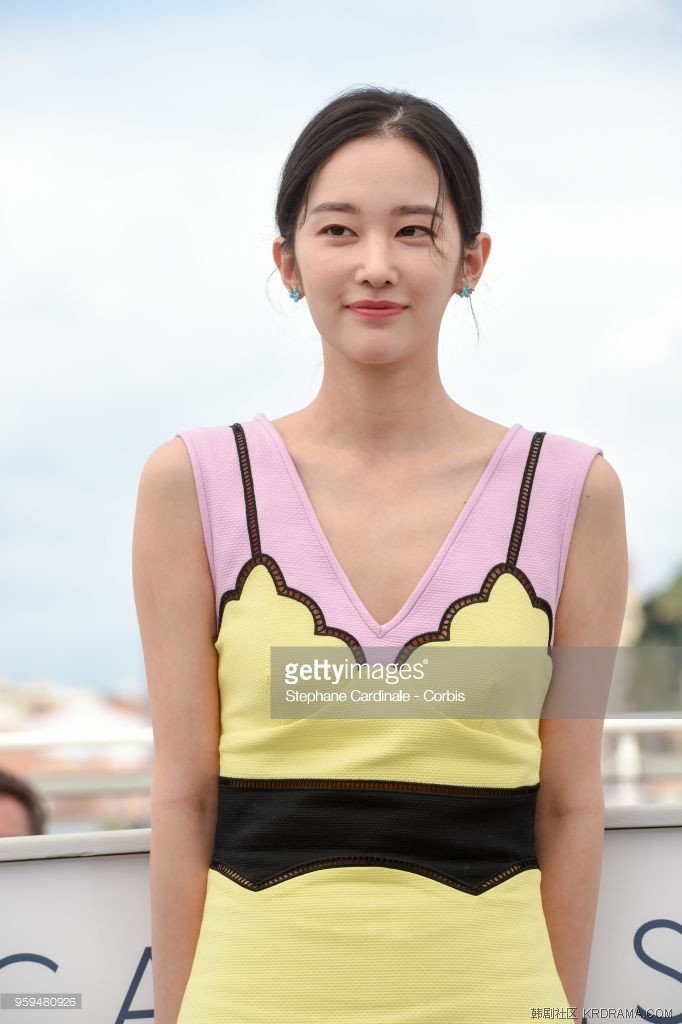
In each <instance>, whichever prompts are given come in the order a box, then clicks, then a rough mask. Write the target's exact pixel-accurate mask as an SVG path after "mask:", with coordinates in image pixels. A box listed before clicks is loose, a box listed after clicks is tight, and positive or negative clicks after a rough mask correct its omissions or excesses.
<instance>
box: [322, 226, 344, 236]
mask: <svg viewBox="0 0 682 1024" xmlns="http://www.w3.org/2000/svg"><path fill="white" fill-rule="evenodd" d="M344 231H347V232H348V233H349V234H350V228H344V226H343V224H329V225H328V226H327V227H326V228H323V229H322V234H323V235H331V236H332V238H344V237H345V235H344Z"/></svg>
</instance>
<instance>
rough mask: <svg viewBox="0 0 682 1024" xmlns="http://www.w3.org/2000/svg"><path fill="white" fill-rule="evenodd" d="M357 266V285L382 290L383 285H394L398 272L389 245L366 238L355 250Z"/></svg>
mask: <svg viewBox="0 0 682 1024" xmlns="http://www.w3.org/2000/svg"><path fill="white" fill-rule="evenodd" d="M356 252H357V255H358V264H357V268H356V271H355V281H356V283H357V284H371V285H372V287H373V288H382V287H383V286H384V285H385V284H396V282H397V280H398V270H397V267H396V265H395V260H394V256H393V252H392V249H391V246H390V244H389V243H388V242H387V241H386V240H384V239H380V238H376V237H374V238H366V239H365V240H364V242H363V243H362V244H361V245H360V246H358V247H357V249H356Z"/></svg>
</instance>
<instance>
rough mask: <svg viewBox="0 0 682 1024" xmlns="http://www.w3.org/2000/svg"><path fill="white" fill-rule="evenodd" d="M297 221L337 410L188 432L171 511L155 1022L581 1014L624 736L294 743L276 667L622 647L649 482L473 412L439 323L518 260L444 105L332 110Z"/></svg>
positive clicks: (157, 577)
mask: <svg viewBox="0 0 682 1024" xmlns="http://www.w3.org/2000/svg"><path fill="white" fill-rule="evenodd" d="M276 216H277V224H278V230H279V236H278V238H277V239H276V241H275V242H274V246H273V252H274V258H275V263H276V265H277V267H278V268H279V273H280V275H281V278H282V281H283V283H284V286H285V287H286V289H287V290H288V292H289V295H290V296H291V298H292V299H293V300H294V301H296V302H298V301H307V303H308V307H309V309H310V313H311V315H312V317H313V320H314V322H315V324H316V326H317V328H318V330H319V333H320V336H321V342H322V351H323V356H324V374H323V380H322V384H321V387H320V390H319V393H318V394H317V396H316V397H315V399H314V400H313V401H312V402H311V404H310V405H308V406H307V407H306V408H304V409H301V410H299V411H297V412H294V413H292V414H291V415H288V416H284V417H283V418H281V419H278V420H275V421H273V422H271V421H269V420H268V419H267V418H266V417H265V416H263V415H258V416H256V417H255V418H254V419H252V420H249V421H248V422H245V423H244V424H239V425H233V426H232V427H229V426H224V427H215V428H200V429H197V430H191V431H187V432H185V433H183V434H181V435H179V436H178V437H177V438H175V439H174V440H172V441H169V442H168V443H166V444H164V445H162V446H161V447H160V448H159V449H158V450H156V451H155V452H154V453H153V454H152V455H151V457H150V458H149V460H148V462H147V464H146V465H145V467H144V470H143V473H142V479H141V483H140V491H139V500H138V510H137V518H136V525H135V538H134V581H135V593H136V601H137V607H138V615H139V621H140V628H141V633H142V640H143V646H144V654H145V662H146V669H147V677H148V686H149V693H150V702H151V713H152V721H153V726H154V737H155V766H154V777H153V788H152V848H151V890H152V891H151V899H152V943H153V967H154V987H155V1020H156V1022H157V1024H175V1022H176V1020H177V1021H179V1022H180V1024H211V1022H215V1024H226V1022H228V1021H229V1022H230V1024H265V1022H266V1021H268V1022H270V1021H277V1024H370V1022H371V1024H446V1022H447V1024H492V1022H493V1021H504V1022H505V1024H517V1022H518V1024H521V1022H526V1021H528V1020H530V1019H531V1018H532V1014H533V1012H535V1013H537V1009H538V1008H544V1007H552V1008H555V1009H556V1008H558V1007H562V1008H564V1011H565V1008H566V1006H572V1007H580V1006H581V1005H582V1001H583V998H584V990H585V980H586V973H587V965H588V958H589V951H590V942H591V935H592V929H593V922H594V915H595V905H596V897H597V890H598V882H599V872H600V856H601V844H602V835H603V800H602V791H601V781H600V738H601V721H600V720H599V719H598V718H592V719H590V718H583V719H577V718H576V719H573V720H571V719H568V718H566V717H563V718H555V719H549V718H547V719H544V718H543V719H542V720H540V721H538V717H537V715H536V716H535V717H533V715H532V714H527V713H525V712H524V713H519V714H518V715H517V716H516V717H508V718H504V717H500V716H497V717H493V716H492V715H491V717H489V718H477V719H472V718H467V717H465V716H464V715H462V717H454V716H455V715H457V714H459V712H457V711H455V712H452V713H451V714H452V717H448V714H449V713H448V712H444V713H442V714H441V715H440V716H438V717H433V716H432V717H419V715H418V714H417V713H415V716H414V717H405V716H404V715H403V717H398V716H397V715H395V714H394V715H393V716H391V711H390V710H387V711H386V714H385V715H383V716H380V717H376V716H375V717H373V718H371V717H368V718H361V717H356V718H350V717H347V718H343V717H338V718H332V717H323V716H322V715H320V714H314V715H305V714H303V713H302V714H301V717H299V718H292V717H285V716H282V717H281V718H277V717H276V716H274V715H272V714H271V711H270V696H271V692H270V683H271V678H270V669H271V660H270V659H271V652H272V650H273V649H275V648H277V647H289V646H292V645H295V646H296V647H297V648H298V650H299V652H300V651H301V650H306V651H309V652H315V651H318V650H319V651H320V652H328V651H329V650H332V651H333V652H334V653H335V655H338V656H339V657H341V658H345V659H346V660H351V661H353V662H355V663H363V662H367V661H369V660H371V659H370V652H371V651H372V650H373V649H374V650H376V649H379V648H380V649H381V651H382V652H383V653H384V654H385V658H384V662H386V661H388V660H390V661H392V662H394V663H395V664H397V665H403V666H405V665H407V666H410V665H414V664H415V663H416V662H417V661H419V662H420V663H422V664H423V663H426V661H427V660H428V656H429V655H431V656H433V655H434V654H436V653H443V652H446V653H447V652H448V651H451V652H452V651H455V650H456V649H457V648H459V649H462V648H463V647H477V648H480V647H484V648H485V647H490V648H497V649H501V650H504V649H511V648H512V647H514V648H518V647H528V648H543V647H544V649H545V652H546V651H547V650H548V649H550V648H551V647H554V648H559V647H579V648H585V647H608V646H615V645H617V643H618V640H619V635H620V629H621V625H622V619H623V614H624V605H625V593H626V579H627V554H626V544H625V528H624V517H623V502H622V493H621V488H620V484H619V481H618V477H617V476H616V473H615V472H614V470H613V469H612V468H611V466H610V465H609V463H608V462H607V461H606V460H605V459H604V458H603V455H602V453H601V451H600V449H598V448H595V447H591V446H588V445H586V444H583V443H582V442H579V441H575V440H572V439H569V438H566V437H563V436H559V435H551V434H545V433H542V432H532V431H530V430H528V429H525V428H524V427H522V426H521V425H520V424H515V425H513V426H505V425H502V424H500V423H496V422H493V421H492V420H489V419H487V418H485V417H483V416H479V415H477V414H475V413H473V412H471V411H470V410H468V409H465V408H463V407H462V406H461V405H459V404H457V402H455V401H454V400H453V399H452V398H451V397H450V396H449V395H448V394H447V393H446V391H445V390H444V388H443V385H442V382H441V380H440V377H439V372H438V359H437V355H438V336H439V329H440V325H441V320H442V317H443V314H444V311H445V309H446V306H447V305H448V303H449V302H450V300H451V299H452V297H453V296H458V298H456V300H455V301H460V298H459V297H463V298H465V299H467V298H469V297H470V295H471V293H473V292H474V291H475V288H476V285H477V283H478V281H479V280H480V278H481V275H482V274H483V271H484V267H485V264H486V260H487V259H488V254H489V252H490V244H491V242H490V237H489V236H488V235H487V234H485V233H484V232H482V231H481V195H480V188H479V177H478V168H477V165H476V160H475V157H474V155H473V153H472V151H471V149H470V147H469V145H468V143H467V141H466V140H465V139H464V137H463V136H462V134H461V133H460V132H459V130H458V129H457V128H456V127H455V125H454V124H453V123H452V122H451V121H450V119H449V118H448V117H447V115H446V114H445V113H444V112H443V111H442V110H441V109H440V108H439V107H437V106H435V105H434V104H431V103H429V102H427V101H425V100H421V99H417V98H415V97H413V96H411V95H409V94H405V93H395V92H389V91H385V90H381V89H361V90H354V91H351V92H348V93H346V94H343V95H342V96H341V97H339V98H337V99H336V100H334V101H333V102H331V103H330V104H329V105H328V106H327V107H325V108H324V109H323V110H322V111H321V112H320V113H318V114H317V115H316V116H315V117H314V118H313V120H312V121H311V122H310V123H309V124H308V126H307V127H306V128H305V129H304V131H303V133H302V134H301V136H300V137H299V139H298V140H297V142H296V144H295V146H294V148H293V150H292V151H291V153H290V155H289V158H288V160H287V162H286V165H285V167H284V170H283V173H282V180H281V187H280V192H279V196H278V199H277V207H276ZM510 666H511V660H510ZM548 682H549V678H545V679H544V686H545V688H546V686H547V685H548ZM453 683H456V684H457V686H460V684H462V680H454V681H453ZM512 685H513V686H514V687H515V688H519V687H521V688H522V687H523V685H524V680H523V679H519V678H518V677H517V676H514V674H513V672H512V669H511V667H510V672H509V686H510V687H511V686H512ZM553 685H554V683H553ZM461 688H462V689H463V690H464V692H465V696H467V694H466V689H467V687H466V686H464V685H462V686H461ZM543 693H544V691H543ZM468 696H469V697H472V698H473V699H474V703H475V701H476V699H477V695H476V693H475V692H474V693H471V692H470V693H469V695H468Z"/></svg>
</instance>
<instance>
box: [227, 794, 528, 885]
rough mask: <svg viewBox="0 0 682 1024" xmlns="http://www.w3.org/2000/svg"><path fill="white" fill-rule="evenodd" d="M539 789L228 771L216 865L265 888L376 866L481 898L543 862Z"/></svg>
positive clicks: (243, 881)
mask: <svg viewBox="0 0 682 1024" xmlns="http://www.w3.org/2000/svg"><path fill="white" fill-rule="evenodd" d="M406 786H407V787H410V788H408V789H405V787H406ZM413 787H416V788H413ZM538 789H539V785H535V786H520V787H518V788H516V789H493V788H491V789H489V790H486V789H485V787H457V786H442V785H437V784H436V785H429V784H427V783H411V782H391V781H386V780H384V781H375V780H370V779H358V780H356V779H243V778H241V779H235V778H232V777H228V776H222V777H221V778H220V782H219V794H218V815H217V825H216V836H215V848H214V853H213V859H212V861H211V867H212V868H214V869H215V870H217V871H220V872H221V874H224V875H226V876H227V877H228V878H231V879H232V880H233V881H235V882H237V883H238V884H239V885H242V886H244V888H247V889H251V890H253V891H259V890H262V889H266V888H269V887H270V886H273V885H277V884H279V883H280V882H283V881H286V880H287V879H289V878H293V877H295V876H296V875H301V874H305V873H307V872H310V871H319V870H323V869H326V868H332V867H344V866H347V867H352V866H369V865H375V866H378V867H387V868H396V869H398V870H401V871H410V872H413V873H415V874H420V875H425V876H426V877H428V878H432V879H433V880H434V881H437V882H440V883H442V884H443V885H448V886H451V887H452V888H455V889H459V890H461V891H462V892H465V893H468V894H470V895H472V896H476V895H480V894H481V893H483V892H487V891H488V890H489V889H491V888H493V887H494V886H496V885H499V884H500V883H501V882H504V881H506V880H507V879H508V878H511V877H513V876H514V875H516V874H519V872H521V871H526V870H528V869H530V868H537V867H538V866H539V865H538V862H537V858H536V852H535V806H536V799H537V792H538Z"/></svg>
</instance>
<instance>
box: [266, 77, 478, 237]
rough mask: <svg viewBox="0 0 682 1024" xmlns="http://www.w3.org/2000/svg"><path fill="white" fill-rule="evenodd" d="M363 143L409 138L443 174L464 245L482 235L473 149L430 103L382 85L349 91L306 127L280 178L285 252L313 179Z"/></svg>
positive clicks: (278, 208)
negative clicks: (351, 145) (349, 145)
mask: <svg viewBox="0 0 682 1024" xmlns="http://www.w3.org/2000/svg"><path fill="white" fill-rule="evenodd" d="M361 138H388V139H391V138H397V139H408V140H409V141H411V142H413V143H415V144H416V145H417V146H419V147H420V148H421V150H422V151H423V152H424V153H425V154H426V155H427V156H428V157H429V158H430V160H431V162H432V163H433V166H434V168H435V170H436V174H437V175H438V200H437V210H438V211H439V212H442V205H443V202H444V197H445V196H448V197H449V199H450V201H451V203H452V205H453V207H454V208H455V212H456V214H457V219H458V222H459V230H460V233H461V236H462V244H463V246H465V247H466V246H472V245H473V244H474V241H475V239H476V236H477V235H478V234H479V232H480V231H481V224H482V219H483V202H482V198H481V185H480V178H479V171H478V164H477V162H476V157H475V155H474V151H473V149H472V148H471V145H470V144H469V142H468V141H467V139H466V138H465V137H464V135H463V134H462V132H461V131H460V130H459V128H458V127H457V126H456V125H455V124H454V122H453V121H452V120H451V118H450V117H449V116H448V114H446V112H445V111H444V110H443V109H442V108H441V107H439V106H438V105H437V104H435V103H432V102H431V101H430V100H425V99H420V98H419V97H417V96H413V95H412V94H411V93H408V92H397V91H393V90H390V89H382V88H379V87H376V86H367V87H362V88H354V89H350V90H347V91H345V92H343V93H341V94H340V95H339V96H337V97H336V98H335V99H333V100H331V102H330V103H328V104H327V105H326V106H325V107H323V108H322V110H320V111H319V112H318V113H317V114H315V116H314V117H313V118H312V119H311V120H310V121H309V122H308V124H307V125H306V126H305V128H304V129H303V131H302V132H301V134H300V135H299V137H298V139H297V140H296V142H295V143H294V146H293V148H292V150H291V152H290V153H289V156H288V157H287V159H286V162H285V164H284V167H283V168H282V173H281V177H280V186H279V191H278V195H277V202H276V205H275V219H276V222H277V228H278V231H279V233H280V235H281V236H282V237H283V238H284V242H283V246H282V247H283V248H284V249H287V248H288V249H292V248H293V242H294V235H295V233H296V228H297V226H298V223H299V220H300V218H301V215H303V217H305V209H306V205H307V201H308V195H309V193H310V188H311V185H312V182H313V179H314V177H315V175H316V174H317V172H318V171H319V170H320V169H321V167H322V166H323V165H324V164H325V163H326V162H327V160H329V159H330V157H331V156H333V154H334V153H335V152H336V150H337V149H339V147H340V146H343V145H344V144H345V143H346V142H350V141H352V140H353V139H361Z"/></svg>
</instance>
